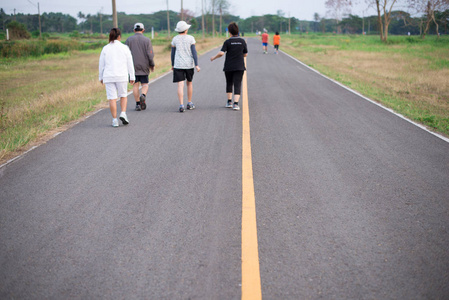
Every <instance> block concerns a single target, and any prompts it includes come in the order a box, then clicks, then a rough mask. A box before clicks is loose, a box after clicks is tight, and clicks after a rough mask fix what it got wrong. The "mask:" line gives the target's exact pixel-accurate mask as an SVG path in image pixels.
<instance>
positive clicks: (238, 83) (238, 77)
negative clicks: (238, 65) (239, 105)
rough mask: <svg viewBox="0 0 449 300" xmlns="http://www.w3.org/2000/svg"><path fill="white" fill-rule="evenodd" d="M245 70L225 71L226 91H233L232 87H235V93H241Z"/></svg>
mask: <svg viewBox="0 0 449 300" xmlns="http://www.w3.org/2000/svg"><path fill="white" fill-rule="evenodd" d="M244 72H245V71H225V77H226V93H232V87H234V95H240V93H241V91H242V78H243V73H244Z"/></svg>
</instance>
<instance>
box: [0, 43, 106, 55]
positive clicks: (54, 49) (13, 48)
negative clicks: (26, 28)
mask: <svg viewBox="0 0 449 300" xmlns="http://www.w3.org/2000/svg"><path fill="white" fill-rule="evenodd" d="M106 43H107V42H105V41H97V42H92V43H85V42H80V41H78V40H20V41H2V42H0V57H3V58H22V57H29V56H32V57H38V56H42V55H45V54H55V53H60V52H69V51H73V50H88V49H96V48H100V47H103V46H104V45H105V44H106Z"/></svg>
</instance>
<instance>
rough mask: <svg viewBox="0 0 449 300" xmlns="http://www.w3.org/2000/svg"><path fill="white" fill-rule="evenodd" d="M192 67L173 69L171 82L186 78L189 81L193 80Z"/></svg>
mask: <svg viewBox="0 0 449 300" xmlns="http://www.w3.org/2000/svg"><path fill="white" fill-rule="evenodd" d="M193 73H194V71H193V68H192V69H173V82H180V81H184V80H186V79H187V81H189V82H191V81H192V80H193Z"/></svg>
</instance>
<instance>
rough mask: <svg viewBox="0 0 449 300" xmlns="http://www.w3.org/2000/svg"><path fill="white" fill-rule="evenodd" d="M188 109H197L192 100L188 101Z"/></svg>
mask: <svg viewBox="0 0 449 300" xmlns="http://www.w3.org/2000/svg"><path fill="white" fill-rule="evenodd" d="M187 109H195V105H193V103H192V102H189V103H187Z"/></svg>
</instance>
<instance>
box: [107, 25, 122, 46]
mask: <svg viewBox="0 0 449 300" xmlns="http://www.w3.org/2000/svg"><path fill="white" fill-rule="evenodd" d="M121 35H122V32H121V31H120V29H118V28H112V29H111V31H110V32H109V43H110V42H113V41H115V40H116V39H118V37H119V36H121Z"/></svg>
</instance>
